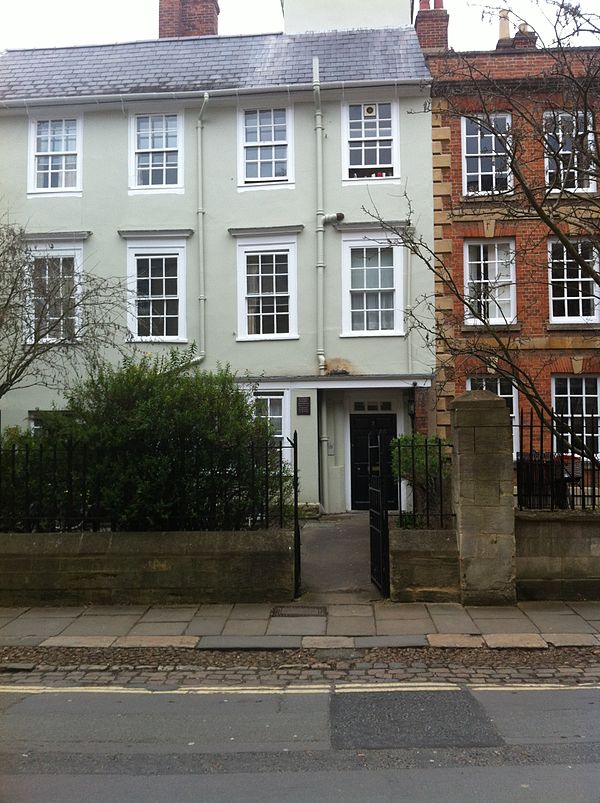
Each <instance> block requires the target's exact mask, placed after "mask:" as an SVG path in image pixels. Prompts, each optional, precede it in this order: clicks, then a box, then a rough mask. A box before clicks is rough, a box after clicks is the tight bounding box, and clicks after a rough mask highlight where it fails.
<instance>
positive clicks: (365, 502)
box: [350, 413, 398, 510]
mask: <svg viewBox="0 0 600 803" xmlns="http://www.w3.org/2000/svg"><path fill="white" fill-rule="evenodd" d="M369 432H373V433H377V432H381V446H382V461H383V466H382V468H383V469H384V471H385V472H386V473H387V474H388V476H389V474H390V473H391V472H390V466H391V458H390V448H389V447H390V441H391V440H392V438H395V437H396V416H395V414H393V413H373V414H368V413H366V414H362V415H351V416H350V477H351V505H352V510H368V509H369ZM386 487H387V494H386V496H387V507H388V510H395V509H396V508H397V507H398V490H397V487H396V484H395V483H394V482H393V481H390V482H387V483H386Z"/></svg>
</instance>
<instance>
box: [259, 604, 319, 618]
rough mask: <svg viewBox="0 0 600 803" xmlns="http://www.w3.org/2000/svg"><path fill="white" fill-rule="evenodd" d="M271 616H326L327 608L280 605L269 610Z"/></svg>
mask: <svg viewBox="0 0 600 803" xmlns="http://www.w3.org/2000/svg"><path fill="white" fill-rule="evenodd" d="M271 616H327V608H324V607H322V606H318V605H294V606H291V605H289V606H286V605H280V606H278V607H276V608H273V609H272V610H271Z"/></svg>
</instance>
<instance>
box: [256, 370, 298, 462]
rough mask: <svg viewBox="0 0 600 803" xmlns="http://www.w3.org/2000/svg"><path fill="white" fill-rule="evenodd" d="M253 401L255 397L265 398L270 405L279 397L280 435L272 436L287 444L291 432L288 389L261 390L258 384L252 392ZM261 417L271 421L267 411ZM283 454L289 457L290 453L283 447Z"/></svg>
mask: <svg viewBox="0 0 600 803" xmlns="http://www.w3.org/2000/svg"><path fill="white" fill-rule="evenodd" d="M253 398H254V401H256V400H257V399H267V400H268V401H267V404H268V405H270V402H271V400H272V399H279V400H281V436H279V435H273V438H274V439H275V440H276V441H281V442H282V443H283V445H284V446H286V445H288V444H287V439H288V438H289V437H290V433H291V422H290V392H289V390H284V389H282V390H261V388H260V385H259V387H258V388H256V390H254V392H253ZM259 417H261V418H266V419H267V420H268V421H271V418H272V417H275V416H271V415H269V412H268V413H267V415H266V416H259ZM283 454H284V456H286V455H287V456H288V457H290V456H291V455H290V454H289V453H288V450H285V449H284V452H283Z"/></svg>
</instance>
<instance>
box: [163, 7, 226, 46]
mask: <svg viewBox="0 0 600 803" xmlns="http://www.w3.org/2000/svg"><path fill="white" fill-rule="evenodd" d="M218 33H219V3H218V0H160V11H159V37H160V38H161V39H165V38H169V37H177V36H217V34H218Z"/></svg>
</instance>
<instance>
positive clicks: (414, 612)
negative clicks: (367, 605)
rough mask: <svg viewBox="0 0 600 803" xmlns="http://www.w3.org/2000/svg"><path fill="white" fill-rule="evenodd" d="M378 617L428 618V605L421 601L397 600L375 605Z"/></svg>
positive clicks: (376, 616)
mask: <svg viewBox="0 0 600 803" xmlns="http://www.w3.org/2000/svg"><path fill="white" fill-rule="evenodd" d="M373 612H374V614H375V618H376V619H428V618H429V614H428V613H427V607H426V606H425V604H424V603H421V602H396V603H391V604H388V605H377V604H375V605H373Z"/></svg>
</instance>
